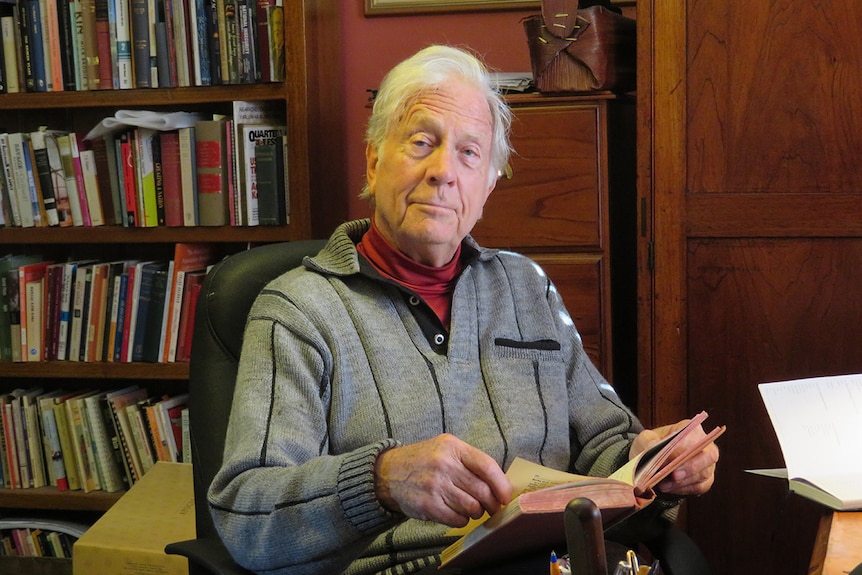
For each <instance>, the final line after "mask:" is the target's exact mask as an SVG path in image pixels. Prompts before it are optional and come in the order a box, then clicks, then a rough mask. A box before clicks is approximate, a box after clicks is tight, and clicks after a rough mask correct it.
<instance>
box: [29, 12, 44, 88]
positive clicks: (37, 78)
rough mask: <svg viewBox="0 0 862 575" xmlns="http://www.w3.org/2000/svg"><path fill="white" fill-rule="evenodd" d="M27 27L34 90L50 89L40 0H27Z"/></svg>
mask: <svg viewBox="0 0 862 575" xmlns="http://www.w3.org/2000/svg"><path fill="white" fill-rule="evenodd" d="M24 4H25V6H26V14H27V16H26V18H25V20H24V22H25V24H26V26H27V28H26V35H27V40H28V46H29V52H30V65H31V67H32V73H33V91H36V92H46V91H48V80H47V78H46V76H45V49H44V44H43V42H42V14H41V10H40V7H39V0H25V3H24Z"/></svg>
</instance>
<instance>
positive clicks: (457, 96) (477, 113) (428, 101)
mask: <svg viewBox="0 0 862 575" xmlns="http://www.w3.org/2000/svg"><path fill="white" fill-rule="evenodd" d="M400 116H401V117H400V120H401V122H400V123H401V124H408V123H412V122H415V121H420V120H428V121H439V122H444V121H448V120H454V121H457V122H459V123H460V124H462V125H464V126H469V127H470V129H471V130H473V131H479V132H487V133H488V134H490V133H491V129H492V125H493V121H492V117H491V109H490V107H489V105H488V101H487V100H486V99H485V97H484V95H483V94H482V92H481V91H479V90H478V89H476V88H474V87H472V86H470V85H467V84H464V83H461V82H452V83H450V84H447V85H444V86H436V87H433V88H428V89H425V90H422V91H421V92H419V93H418V94H416V95H415V96H414V97H413V98H411V99H410V100H409V101H408V102H406V103H405V109H404V110H403V112H402V114H401V115H400Z"/></svg>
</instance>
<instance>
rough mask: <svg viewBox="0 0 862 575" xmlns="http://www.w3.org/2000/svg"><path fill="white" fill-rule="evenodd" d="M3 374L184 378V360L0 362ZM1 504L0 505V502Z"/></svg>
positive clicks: (69, 377) (97, 377)
mask: <svg viewBox="0 0 862 575" xmlns="http://www.w3.org/2000/svg"><path fill="white" fill-rule="evenodd" d="M0 371H2V372H3V377H4V378H7V377H14V378H62V379H72V378H74V379H105V380H113V379H154V380H177V381H185V380H187V379H188V378H189V364H187V363H142V362H133V363H113V362H102V361H99V362H92V363H86V362H80V361H39V362H15V363H13V362H0ZM0 507H2V505H0Z"/></svg>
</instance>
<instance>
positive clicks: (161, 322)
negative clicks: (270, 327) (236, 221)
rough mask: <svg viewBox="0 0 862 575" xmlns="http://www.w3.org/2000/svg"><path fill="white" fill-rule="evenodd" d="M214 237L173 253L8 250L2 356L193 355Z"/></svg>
mask: <svg viewBox="0 0 862 575" xmlns="http://www.w3.org/2000/svg"><path fill="white" fill-rule="evenodd" d="M215 258H216V251H215V248H214V245H213V244H204V243H178V244H176V246H175V248H174V258H173V259H171V260H116V261H100V260H74V261H67V262H60V263H54V262H52V261H46V260H44V259H43V258H42V257H41V256H39V255H30V254H9V255H7V256H3V257H0V272H2V275H0V304H2V313H0V361H31V362H38V361H80V362H115V363H128V362H139V361H145V362H150V363H173V362H188V360H189V357H190V354H191V344H192V330H193V326H194V314H195V309H196V304H197V300H198V296H199V294H200V290H201V286H202V284H203V280H204V277H205V276H206V272H207V269H208V267H209V266H210V265H211V264H212V263H214V261H215Z"/></svg>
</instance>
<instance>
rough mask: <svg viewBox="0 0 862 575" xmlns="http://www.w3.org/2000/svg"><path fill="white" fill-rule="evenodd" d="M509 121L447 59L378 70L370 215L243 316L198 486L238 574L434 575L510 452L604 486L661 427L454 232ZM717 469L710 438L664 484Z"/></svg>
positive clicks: (509, 257)
mask: <svg viewBox="0 0 862 575" xmlns="http://www.w3.org/2000/svg"><path fill="white" fill-rule="evenodd" d="M509 123H510V112H509V109H508V107H507V106H506V103H505V102H504V101H503V100H502V99H501V97H500V95H499V94H498V93H497V92H496V91H495V89H494V87H493V86H492V83H491V81H490V79H489V75H488V72H487V70H486V68H485V67H484V66H483V64H482V63H481V62H480V61H479V60H478V59H477V58H475V57H474V56H472V55H471V54H469V53H468V52H466V51H464V50H460V49H456V48H451V47H446V46H432V47H429V48H426V49H423V50H421V51H420V52H418V53H417V54H415V55H414V56H412V57H410V58H408V59H407V60H405V61H404V62H402V63H400V64H399V65H397V66H396V67H395V68H393V70H392V71H391V72H390V73H389V74H388V75H387V76H386V78H385V79H384V81H383V83H382V85H381V87H380V91H379V92H378V96H377V98H376V100H375V104H374V110H373V113H372V117H371V119H370V122H369V126H368V130H367V147H366V158H367V185H366V187H365V190H364V191H363V195H364V196H365V197H367V198H368V200H369V201H370V202H371V205H372V207H373V217H372V218H371V219H370V220H361V221H353V222H347V223H345V224H343V225H341V226H340V227H339V228H338V229H337V230H336V231H335V232H334V233H333V235H332V237H331V239H330V241H329V243H328V245H327V246H326V248H325V249H324V250H323V251H321V252H320V253H319V254H318V255H317V256H315V257H313V258H309V259H307V260H306V261H305V263H304V265H303V266H302V267H301V268H298V269H295V270H292V271H290V272H288V273H286V274H284V275H283V276H282V277H280V278H279V279H276V280H275V281H274V282H272V283H271V284H270V285H269V286H268V287H267V288H266V289H264V291H263V292H262V294H261V295H260V296H259V298H258V300H257V302H256V303H255V306H254V308H253V310H252V312H251V315H250V317H249V320H248V324H247V328H246V333H245V339H244V347H243V352H242V357H241V361H240V368H239V376H238V381H237V389H236V397H235V400H234V406H233V411H232V414H231V419H230V425H229V430H228V437H227V445H226V448H225V457H224V464H223V467H222V469H221V471H220V473H219V474H218V476H217V477H216V479H215V481H214V482H213V484H212V486H211V489H210V493H209V501H210V506H211V510H212V514H213V517H214V519H215V522H216V525H217V526H218V529H219V531H220V534H221V536H222V539H223V540H224V542H225V544H226V545H227V547H228V548H229V550H230V551H231V553H232V554H233V556H234V557H235V558H236V560H237V561H238V562H239V563H240V564H242V565H244V566H245V567H247V568H248V569H251V570H254V571H259V572H264V573H285V574H286V573H290V574H291V575H297V574H306V573H308V574H315V573H321V574H323V573H326V574H335V573H346V574H351V575H353V574H355V575H360V574H373V573H417V572H423V571H424V572H427V573H432V572H434V571H436V568H437V565H438V564H439V561H440V557H439V554H440V551H441V550H442V549H443V548H444V547H445V546H446V545H448V544H449V543H451V541H452V538H451V537H447V536H446V535H445V534H446V531H447V530H448V529H449V527H451V526H463V525H465V524H466V523H467V521H468V520H469V519H470V518H478V517H480V516H481V515H482V514H483V513H484V512H486V511H487V512H490V513H493V512H494V511H496V510H497V509H499V508H500V506H501V505H503V504H505V503H507V502H508V501H509V500H510V498H511V496H512V493H511V490H512V489H511V486H510V485H509V482H508V480H507V479H506V477H505V475H504V473H503V469H504V468H505V467H507V466H508V464H509V463H511V461H512V460H513V459H514V458H515V457H516V456H520V457H523V458H526V459H529V460H532V461H536V462H539V463H542V464H543V465H546V466H549V467H553V468H557V469H562V470H567V471H572V472H577V473H581V474H591V475H601V476H606V475H608V474H610V473H612V472H613V471H614V470H616V469H617V468H619V467H620V466H622V465H623V464H624V463H625V462H626V461H627V460H628V459H629V458H630V457H631V456H632V455H634V454H636V453H639V452H640V451H641V450H643V449H644V448H645V447H646V446H648V445H651V444H652V443H654V442H655V441H656V440H657V439H659V438H660V437H662V436H664V435H666V434H667V433H668V432H669V431H670V430H672V429H674V428H675V427H676V426H669V427H667V428H662V429H658V430H646V431H645V430H644V429H643V427H642V426H641V425H640V423H639V422H638V420H637V418H636V417H635V416H634V415H633V414H632V413H631V412H630V411H629V410H628V409H627V408H626V407H625V406H624V405H622V403H621V402H620V400H619V398H618V397H617V395H616V393H615V392H614V390H613V388H612V387H611V386H610V385H609V384H608V383H607V382H606V381H605V380H604V379H603V378H602V376H601V375H600V374H599V373H598V371H597V370H596V369H595V367H594V366H593V365H592V364H591V362H590V360H589V358H588V357H587V355H586V353H585V352H584V349H583V347H582V345H581V340H580V337H579V335H578V332H577V329H576V327H575V325H574V324H573V322H572V320H571V317H570V316H569V314H568V312H567V311H566V309H565V307H564V306H563V302H562V301H561V299H560V296H559V294H558V293H557V291H556V290H555V289H554V286H553V284H552V283H551V282H550V280H549V279H548V277H547V276H546V275H545V274H544V273H543V272H542V270H541V269H540V268H539V267H538V266H537V265H536V264H535V263H533V262H532V261H530V260H529V259H527V258H525V257H523V256H520V255H517V254H513V253H510V252H503V251H498V250H491V249H485V248H482V247H480V246H479V245H477V244H476V243H475V242H474V241H473V239H472V238H471V237H470V235H469V234H470V230H471V229H472V228H473V226H474V224H475V223H476V222H477V221H478V219H479V218H480V217H481V215H482V209H483V206H484V204H485V201H486V200H487V199H488V197H489V196H490V194H491V192H492V191H493V189H494V186H495V183H496V180H497V174H498V173H499V171H500V170H501V169H502V168H503V167H504V166H505V165H506V163H507V161H508V156H509V151H510V149H509V139H508V138H509V136H508V131H509ZM700 434H701V435H700V436H702V430H700ZM717 459H718V450H717V448H716V447H715V446H710V447H709V448H707V449H706V450H705V451H703V452H702V453H701V454H700V455H699V456H698V457H696V458H694V459H692V460H691V461H690V462H688V463H687V464H686V465H685V466H684V467H683V468H681V469H680V470H678V471H677V472H676V473H675V474H674V475H673V476H672V477H671V478H669V479H667V480H666V481H665V482H664V483H663V484H662V485H661V486H660V491H661V492H662V493H665V494H669V495H671V496H674V497H673V498H672V499H674V500H675V498H676V497H677V496H682V495H688V494H700V493H703V492H705V491H706V490H708V489H709V488H710V486H711V485H712V481H713V473H714V468H715V463H716V461H717ZM655 507H657V508H658V511H660V510H661V507H662V506H661V505H658V506H655ZM544 560H545V561H547V556H544Z"/></svg>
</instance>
